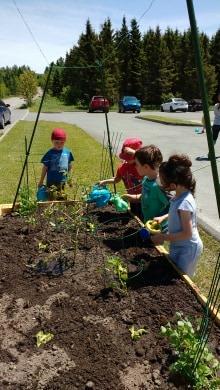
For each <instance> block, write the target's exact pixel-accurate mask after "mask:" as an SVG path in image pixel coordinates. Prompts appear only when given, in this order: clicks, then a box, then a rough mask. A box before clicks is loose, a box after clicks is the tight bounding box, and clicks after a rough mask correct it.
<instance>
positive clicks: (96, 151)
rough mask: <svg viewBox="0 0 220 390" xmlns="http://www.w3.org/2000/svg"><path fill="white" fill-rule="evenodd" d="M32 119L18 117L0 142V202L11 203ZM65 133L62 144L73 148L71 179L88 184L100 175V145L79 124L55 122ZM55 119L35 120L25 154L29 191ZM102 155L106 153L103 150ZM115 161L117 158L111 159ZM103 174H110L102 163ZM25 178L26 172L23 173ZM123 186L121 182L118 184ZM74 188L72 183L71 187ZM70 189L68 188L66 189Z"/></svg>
mask: <svg viewBox="0 0 220 390" xmlns="http://www.w3.org/2000/svg"><path fill="white" fill-rule="evenodd" d="M33 126H34V122H27V121H21V122H19V123H18V124H17V125H16V126H14V128H13V129H12V130H11V131H10V132H9V134H8V135H7V136H6V137H5V138H4V139H3V140H2V142H0V154H1V167H0V181H1V188H0V203H11V202H12V201H13V199H14V196H15V191H16V186H17V184H18V180H19V177H20V174H21V169H22V163H23V161H24V159H25V136H26V137H27V140H29V139H30V137H31V133H32V129H33ZM59 126H60V127H63V128H64V129H65V130H66V133H67V138H68V139H67V143H66V146H67V147H68V148H69V149H71V150H72V151H73V154H74V158H75V163H74V166H73V182H75V183H76V182H77V186H91V185H93V184H94V183H96V182H97V181H98V180H99V178H100V161H101V159H102V145H101V144H99V143H98V142H97V141H95V140H94V139H93V138H92V137H90V136H89V135H88V134H86V133H85V132H84V131H83V130H82V129H80V128H79V127H76V126H73V125H69V124H67V123H59ZM54 127H57V123H53V122H43V121H41V122H39V123H38V127H37V131H36V134H35V138H34V141H33V144H32V149H31V153H30V157H29V164H28V168H29V182H30V187H31V189H32V190H33V192H35V191H36V189H37V182H38V180H39V177H40V172H41V166H42V165H41V163H40V160H41V157H42V156H43V154H44V153H45V152H46V151H47V150H48V149H49V148H50V147H51V142H50V135H51V131H52V129H53V128H54ZM105 155H106V154H105ZM116 161H117V162H118V161H119V160H117V159H116V160H115V163H116ZM104 168H105V169H104V170H105V172H106V176H107V177H108V176H110V177H111V171H110V165H109V163H108V164H107V162H106V164H105V167H104ZM24 178H25V179H26V175H25V177H24ZM118 188H120V189H121V190H123V187H122V186H118ZM74 189H75V187H74ZM71 191H72V192H73V191H74V190H72V189H69V190H67V192H70V196H71Z"/></svg>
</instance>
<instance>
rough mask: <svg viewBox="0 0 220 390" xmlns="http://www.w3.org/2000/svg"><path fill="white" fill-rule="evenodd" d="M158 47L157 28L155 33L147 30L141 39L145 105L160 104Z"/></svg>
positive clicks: (158, 30) (159, 41)
mask: <svg viewBox="0 0 220 390" xmlns="http://www.w3.org/2000/svg"><path fill="white" fill-rule="evenodd" d="M160 47H161V33H160V29H159V27H157V28H156V31H155V32H154V31H153V30H152V29H149V30H148V31H147V33H146V34H145V35H144V37H143V50H144V74H143V88H144V102H145V103H147V104H160V103H161V94H162V91H161V79H160V61H161V59H160Z"/></svg>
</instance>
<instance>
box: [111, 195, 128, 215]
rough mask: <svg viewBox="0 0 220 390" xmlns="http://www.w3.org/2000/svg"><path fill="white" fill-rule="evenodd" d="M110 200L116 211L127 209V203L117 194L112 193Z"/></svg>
mask: <svg viewBox="0 0 220 390" xmlns="http://www.w3.org/2000/svg"><path fill="white" fill-rule="evenodd" d="M110 201H111V202H112V203H113V205H114V206H115V209H116V211H118V212H123V211H127V210H128V203H127V202H126V201H125V200H124V199H122V198H121V197H120V195H119V194H114V195H112V197H111V199H110Z"/></svg>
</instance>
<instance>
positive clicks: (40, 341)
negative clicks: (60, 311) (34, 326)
mask: <svg viewBox="0 0 220 390" xmlns="http://www.w3.org/2000/svg"><path fill="white" fill-rule="evenodd" d="M35 337H36V339H37V347H38V348H39V347H41V346H42V345H44V344H46V343H48V342H49V341H50V340H52V339H53V338H54V335H53V333H50V332H43V330H40V331H39V332H37V334H36V335H35Z"/></svg>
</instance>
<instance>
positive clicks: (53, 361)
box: [0, 207, 220, 390]
mask: <svg viewBox="0 0 220 390" xmlns="http://www.w3.org/2000/svg"><path fill="white" fill-rule="evenodd" d="M67 214H68V210H66V211H65V218H64V219H65V221H63V220H62V219H61V223H59V224H57V223H54V221H53V222H52V224H51V220H50V221H49V219H48V218H47V219H46V218H45V217H44V216H42V215H41V213H40V212H39V213H38V216H37V221H38V222H37V223H36V224H35V225H31V224H29V223H27V222H26V221H25V220H24V219H22V218H20V217H18V216H14V217H12V216H6V217H4V218H3V219H1V220H0V251H1V275H0V294H1V295H0V296H1V298H0V329H1V332H0V340H1V346H0V389H7V390H8V389H11V390H12V389H13V390H20V389H24V390H26V389H33V390H34V389H37V390H38V389H47V390H58V389H59V390H67V389H68V390H74V389H96V390H97V389H98V390H133V389H142V390H143V389H145V390H151V389H152V390H154V389H161V390H166V389H186V388H187V386H186V384H184V383H183V382H182V383H181V381H180V380H179V379H178V380H177V379H176V380H175V378H172V377H171V376H170V374H169V368H168V367H169V365H170V364H171V363H172V362H173V361H174V359H175V357H174V354H173V353H172V350H171V349H170V347H169V345H168V343H167V341H166V340H165V339H164V338H162V337H161V336H160V334H159V331H160V327H161V325H165V324H166V323H167V322H168V321H172V320H173V319H174V315H175V312H176V311H182V312H183V313H184V315H187V316H189V318H190V319H191V320H192V321H193V322H195V321H196V319H198V318H199V317H201V315H202V308H201V306H200V304H199V303H198V302H197V300H196V298H195V297H194V295H193V294H192V293H191V291H190V289H189V288H188V287H187V286H186V285H185V284H184V282H183V281H182V280H180V279H179V277H178V276H177V275H176V273H175V272H174V271H173V269H172V268H171V266H170V265H169V264H168V263H167V261H166V259H165V258H164V257H163V256H161V255H160V254H159V253H158V252H157V251H156V250H155V248H154V247H152V246H151V243H150V242H149V241H145V242H143V241H142V240H141V238H140V235H139V233H137V231H138V230H139V226H138V223H137V222H136V221H134V220H131V219H130V217H129V215H124V214H121V215H118V214H116V213H115V212H114V211H113V210H112V209H111V208H110V207H108V208H106V209H103V210H98V211H97V210H90V211H89V213H88V214H87V215H85V217H84V223H83V226H81V227H80V229H79V234H78V248H77V249H76V246H75V228H74V227H73V226H71V224H70V221H71V220H70V218H68V217H67V218H66V215H67ZM55 222H57V220H56V221H55ZM91 223H92V227H91ZM89 224H90V225H89ZM54 225H55V226H54ZM92 230H93V231H92ZM39 243H40V244H43V245H46V246H45V247H44V249H39ZM40 246H42V245H40ZM60 256H61V257H62V256H64V258H65V261H66V263H67V264H68V265H69V268H68V269H66V270H65V271H64V273H63V275H59V276H57V277H53V276H52V275H50V273H49V274H48V275H42V274H41V273H40V272H39V271H42V268H40V267H37V268H35V267H33V266H34V265H37V264H39V262H42V261H44V260H45V259H47V261H48V259H49V260H50V259H52V262H53V261H54V259H55V260H56V259H57V258H60ZM109 256H118V257H120V258H121V259H123V260H124V262H125V263H126V264H127V265H128V269H129V283H128V285H129V287H128V292H127V294H126V293H123V292H122V291H120V290H117V289H116V290H113V289H112V288H110V287H109V282H110V281H109V275H108V274H106V272H104V264H105V261H106V259H107V258H108V257H109ZM132 325H134V326H135V327H137V328H140V327H145V328H146V329H147V334H146V335H144V336H143V337H142V338H141V339H140V340H139V341H136V342H133V341H132V340H131V337H130V332H129V328H130V327H131V326H132ZM40 330H43V331H46V332H51V333H52V334H53V335H54V337H53V339H52V340H51V341H50V342H48V343H47V344H45V345H43V346H41V347H39V348H38V347H37V346H36V338H35V335H36V333H37V332H38V331H40ZM219 340H220V331H219V329H217V328H216V327H214V328H213V332H212V334H211V338H210V346H211V348H212V350H213V351H215V349H216V350H217V346H218V345H219Z"/></svg>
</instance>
